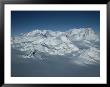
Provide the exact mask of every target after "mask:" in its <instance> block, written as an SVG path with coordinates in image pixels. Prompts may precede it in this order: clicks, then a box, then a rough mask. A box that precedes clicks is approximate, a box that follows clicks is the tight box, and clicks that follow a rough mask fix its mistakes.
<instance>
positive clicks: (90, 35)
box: [11, 28, 100, 64]
mask: <svg viewBox="0 0 110 87" xmlns="http://www.w3.org/2000/svg"><path fill="white" fill-rule="evenodd" d="M99 43H100V39H99V36H98V35H97V34H96V33H95V31H94V30H93V29H92V28H79V29H70V30H67V31H65V32H62V31H52V30H39V29H36V30H33V31H31V32H28V33H24V34H22V35H19V36H15V37H11V46H12V48H13V49H17V50H19V51H21V52H25V53H26V54H27V55H25V54H24V55H23V58H33V57H36V56H37V55H38V56H37V57H39V56H40V54H39V53H44V54H49V55H59V56H65V55H68V54H72V57H76V58H79V59H83V60H85V61H87V62H85V63H86V64H88V63H89V64H93V63H99V60H100V48H99V47H100V46H99ZM40 57H41V56H40ZM88 61H89V62H88ZM76 62H77V61H76ZM77 63H79V62H77Z"/></svg>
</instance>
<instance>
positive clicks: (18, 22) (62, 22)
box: [11, 11, 100, 36]
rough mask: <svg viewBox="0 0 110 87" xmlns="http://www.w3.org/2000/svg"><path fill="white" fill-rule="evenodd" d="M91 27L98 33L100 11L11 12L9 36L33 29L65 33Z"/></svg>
mask: <svg viewBox="0 0 110 87" xmlns="http://www.w3.org/2000/svg"><path fill="white" fill-rule="evenodd" d="M87 27H91V28H92V29H93V30H94V31H96V32H99V31H100V11H11V35H12V36H15V35H19V34H21V33H26V32H30V31H32V30H35V29H40V30H44V29H46V30H53V31H67V30H69V29H73V28H87Z"/></svg>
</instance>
